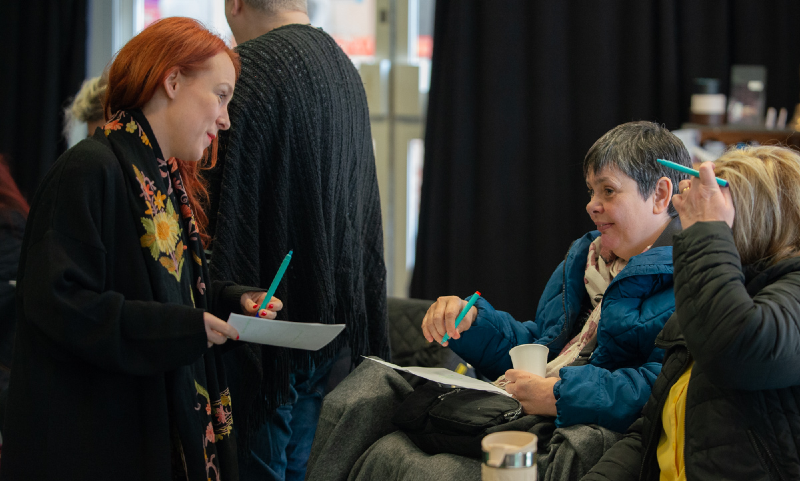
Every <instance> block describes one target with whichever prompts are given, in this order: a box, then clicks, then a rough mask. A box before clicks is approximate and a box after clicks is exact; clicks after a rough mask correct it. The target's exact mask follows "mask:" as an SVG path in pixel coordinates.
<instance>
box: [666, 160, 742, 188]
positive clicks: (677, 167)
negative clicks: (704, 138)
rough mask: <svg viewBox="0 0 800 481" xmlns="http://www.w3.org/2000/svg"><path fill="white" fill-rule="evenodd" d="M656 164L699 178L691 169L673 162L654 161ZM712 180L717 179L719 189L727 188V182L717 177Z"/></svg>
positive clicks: (697, 173)
mask: <svg viewBox="0 0 800 481" xmlns="http://www.w3.org/2000/svg"><path fill="white" fill-rule="evenodd" d="M656 162H658V163H659V164H661V165H663V166H664V167H669V168H670V169H675V170H677V171H678V172H683V173H684V174H689V175H693V176H695V177H697V178H698V179H699V178H700V172H698V171H696V170H694V169H692V168H691V167H686V166H685V165H681V164H676V163H675V162H670V161H669V160H664V159H656ZM714 178H715V179H717V184H719V185H720V186H721V187H727V186H728V181H727V180H725V179H720V178H719V177H714Z"/></svg>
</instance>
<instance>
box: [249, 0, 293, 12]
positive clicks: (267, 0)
mask: <svg viewBox="0 0 800 481" xmlns="http://www.w3.org/2000/svg"><path fill="white" fill-rule="evenodd" d="M244 3H246V4H248V5H250V7H252V8H254V9H256V10H259V11H261V12H263V13H265V14H267V15H275V14H277V13H280V12H286V11H292V12H303V13H308V1H307V0H244Z"/></svg>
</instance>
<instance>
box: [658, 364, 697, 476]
mask: <svg viewBox="0 0 800 481" xmlns="http://www.w3.org/2000/svg"><path fill="white" fill-rule="evenodd" d="M692 366H694V361H692V362H691V364H689V367H688V368H686V371H684V373H683V374H681V377H680V378H678V380H677V382H675V384H674V385H673V386H672V388H671V389H670V390H669V396H668V397H667V402H666V403H665V404H664V411H662V412H661V421H662V424H663V426H664V430H663V431H662V432H661V439H659V441H658V450H657V451H656V457H657V458H658V467H659V468H660V469H661V481H686V470H685V469H686V468H685V466H684V464H683V442H684V439H685V438H684V436H685V432H684V429H683V428H684V427H685V426H686V388H687V386H688V385H689V379H690V378H691V377H692Z"/></svg>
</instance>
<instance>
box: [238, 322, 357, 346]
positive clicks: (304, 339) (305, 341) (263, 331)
mask: <svg viewBox="0 0 800 481" xmlns="http://www.w3.org/2000/svg"><path fill="white" fill-rule="evenodd" d="M228 324H230V325H231V326H233V327H235V328H236V330H237V331H239V340H240V341H247V342H255V343H258V344H268V345H270V346H280V347H291V348H294V349H305V350H306V351H317V350H319V349H322V348H323V347H325V345H327V344H328V343H329V342H331V341H332V340H333V339H334V338H335V337H336V336H338V335H339V333H340V332H342V329H344V324H316V323H304V322H288V321H273V320H271V319H259V318H257V317H253V316H243V315H241V314H231V315H230V317H229V318H228Z"/></svg>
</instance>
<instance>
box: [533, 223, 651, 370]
mask: <svg viewBox="0 0 800 481" xmlns="http://www.w3.org/2000/svg"><path fill="white" fill-rule="evenodd" d="M601 239H602V236H600V237H598V238H597V239H595V240H594V241H593V242H592V243H591V245H590V246H589V255H588V256H587V260H586V272H585V274H584V277H583V282H584V284H586V292H587V293H588V294H589V299H590V300H591V301H592V307H593V308H594V309H593V310H592V313H591V314H589V318H588V319H586V324H584V326H583V329H581V332H580V333H579V334H578V335H577V336H575V337H574V338H572V340H571V341H569V342H568V343H567V345H566V346H564V348H563V349H562V350H561V352H560V353H559V354H558V356H557V357H556V358H555V359H553V360H552V361H550V362H548V363H547V374H546V376H547V377H558V372H559V370H561V368H562V367H564V366H568V365H570V364H572V363H573V362H574V361H575V359H577V358H578V355H579V354H580V353H581V350H583V348H584V347H585V346H586V344H588V343H589V342H590V341H592V339H594V338H595V336H597V326H598V325H599V324H600V307H601V306H602V305H603V294H605V292H606V289H607V288H608V285H609V284H611V281H612V280H613V279H614V277H616V276H617V274H619V273H620V271H621V270H622V269H624V268H625V266H626V265H627V264H628V261H626V260H625V259H622V258H619V257H617V256H616V255H614V253H613V252H611V251H610V250H608V249H606V250H603V244H602V240H601ZM648 248H649V247H648ZM645 250H647V249H645Z"/></svg>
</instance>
